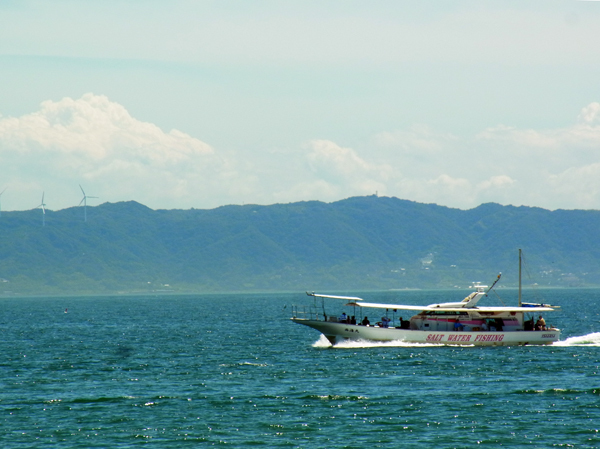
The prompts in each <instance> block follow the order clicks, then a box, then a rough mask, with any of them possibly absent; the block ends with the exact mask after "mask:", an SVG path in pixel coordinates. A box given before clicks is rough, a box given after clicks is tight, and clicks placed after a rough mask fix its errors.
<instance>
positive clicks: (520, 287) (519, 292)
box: [519, 248, 521, 307]
mask: <svg viewBox="0 0 600 449" xmlns="http://www.w3.org/2000/svg"><path fill="white" fill-rule="evenodd" d="M519 307H521V248H519Z"/></svg>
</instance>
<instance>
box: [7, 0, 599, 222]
mask: <svg viewBox="0 0 600 449" xmlns="http://www.w3.org/2000/svg"><path fill="white" fill-rule="evenodd" d="M598 42H600V2H591V1H590V2H583V1H552V0H544V1H502V2H499V1H493V2H492V1H422V2H417V1H373V2H364V1H351V0H338V1H336V0H332V1H328V2H318V1H301V2H300V1H286V2H283V1H266V0H265V1H261V0H257V1H253V2H247V1H227V0H220V1H169V2H166V1H158V0H156V1H135V0H131V1H127V2H123V1H118V2H117V1H110V0H108V1H103V2H91V1H84V0H69V1H67V0H56V1H53V2H42V1H10V0H9V1H6V0H0V76H1V78H2V80H1V81H2V82H1V83H0V114H1V115H0V191H2V190H3V189H6V191H5V192H4V194H2V196H1V197H0V202H1V203H0V204H1V207H2V210H24V209H30V208H33V207H35V206H37V205H38V204H39V203H40V200H41V195H42V192H45V203H46V204H47V207H48V208H49V209H54V210H56V209H62V208H65V207H70V206H74V205H77V204H78V203H79V201H80V199H81V198H80V197H81V191H80V190H79V187H78V185H79V184H81V185H82V186H83V187H84V189H85V190H86V193H88V195H94V196H98V197H100V198H99V199H98V200H95V201H96V204H99V203H101V202H105V201H111V202H114V201H123V200H136V201H139V202H141V203H143V204H146V205H147V206H149V207H152V208H166V209H173V208H182V209H187V208H191V207H194V208H212V207H217V206H220V205H224V204H242V203H246V204H247V203H258V204H272V203H276V202H292V201H301V200H322V201H335V200H339V199H343V198H347V197H349V196H354V195H370V194H374V193H375V192H377V193H378V194H379V195H387V196H397V197H400V198H405V199H409V200H413V201H418V202H427V203H438V204H441V205H446V206H450V207H459V208H463V209H468V208H472V207H476V206H477V205H479V204H481V203H484V202H490V201H493V202H498V203H501V204H514V205H527V206H538V207H544V208H548V209H557V208H564V209H598V208H600V103H599V102H600V47H599V46H598ZM89 204H93V203H92V201H90V203H89Z"/></svg>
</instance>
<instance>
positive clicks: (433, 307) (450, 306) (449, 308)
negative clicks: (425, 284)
mask: <svg viewBox="0 0 600 449" xmlns="http://www.w3.org/2000/svg"><path fill="white" fill-rule="evenodd" d="M306 294H307V295H308V296H314V297H316V298H331V299H345V300H348V301H351V302H350V303H348V304H346V305H349V306H358V307H372V308H377V309H396V310H418V311H422V312H423V311H444V312H466V311H473V312H522V313H524V312H552V311H554V310H555V308H556V307H554V306H550V305H546V304H539V305H538V304H535V305H534V304H531V305H527V306H525V307H464V306H463V307H461V306H459V305H458V304H461V303H446V304H444V303H441V304H430V305H428V306H409V305H405V304H381V303H374V302H362V301H363V299H362V298H358V297H355V296H334V295H320V294H317V293H314V292H306ZM356 301H361V302H356ZM466 304H467V303H465V305H466ZM454 305H456V306H454Z"/></svg>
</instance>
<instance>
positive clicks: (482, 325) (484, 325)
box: [481, 320, 488, 331]
mask: <svg viewBox="0 0 600 449" xmlns="http://www.w3.org/2000/svg"><path fill="white" fill-rule="evenodd" d="M481 330H482V331H487V330H488V325H487V323H486V322H485V320H483V323H481Z"/></svg>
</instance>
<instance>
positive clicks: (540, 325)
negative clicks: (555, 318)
mask: <svg viewBox="0 0 600 449" xmlns="http://www.w3.org/2000/svg"><path fill="white" fill-rule="evenodd" d="M535 330H536V331H545V330H546V320H544V318H542V315H540V316H539V318H538V320H537V321H536V322H535Z"/></svg>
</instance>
